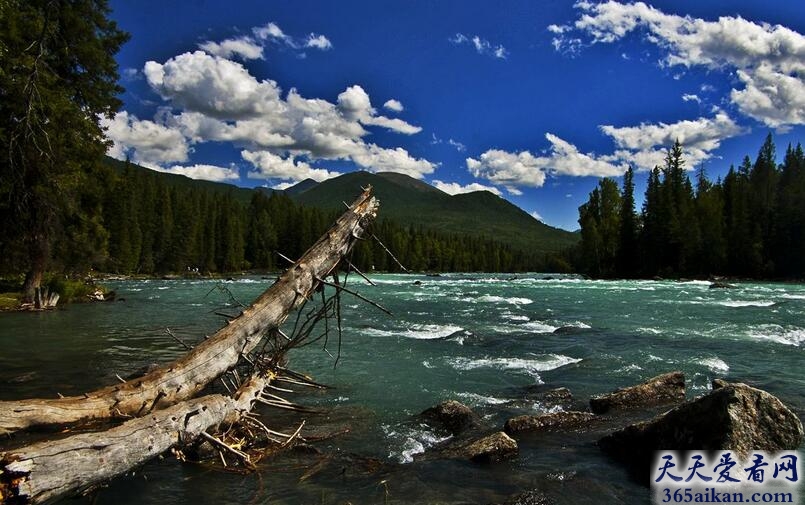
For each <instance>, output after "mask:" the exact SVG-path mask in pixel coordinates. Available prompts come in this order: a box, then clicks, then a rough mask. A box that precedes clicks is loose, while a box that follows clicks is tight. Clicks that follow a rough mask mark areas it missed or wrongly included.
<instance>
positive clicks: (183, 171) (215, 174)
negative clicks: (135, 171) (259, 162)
mask: <svg viewBox="0 0 805 505" xmlns="http://www.w3.org/2000/svg"><path fill="white" fill-rule="evenodd" d="M149 168H152V169H153V170H157V171H159V172H165V173H169V174H178V175H184V176H187V177H190V178H191V179H201V180H205V181H215V182H225V181H232V180H237V179H239V178H240V174H239V173H238V169H237V168H235V167H230V168H224V167H218V166H215V165H188V166H182V165H173V166H171V167H168V168H161V167H158V166H157V167H149Z"/></svg>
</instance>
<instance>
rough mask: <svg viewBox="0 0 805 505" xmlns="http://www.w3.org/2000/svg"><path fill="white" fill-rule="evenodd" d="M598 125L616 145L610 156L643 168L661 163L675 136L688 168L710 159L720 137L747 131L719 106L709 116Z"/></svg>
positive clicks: (732, 135)
mask: <svg viewBox="0 0 805 505" xmlns="http://www.w3.org/2000/svg"><path fill="white" fill-rule="evenodd" d="M600 128H601V131H602V132H603V133H604V134H606V135H608V136H609V137H611V138H612V140H613V141H614V142H615V145H616V146H617V148H618V149H617V150H616V151H615V153H614V154H613V156H611V157H610V159H616V160H621V161H627V162H629V163H631V164H633V165H635V166H636V167H638V168H639V169H645V170H650V169H651V168H653V167H654V166H655V165H660V164H662V160H663V158H664V156H665V150H666V149H667V148H668V147H669V146H670V145H672V144H673V143H674V142H675V141H677V140H678V141H679V142H680V143H681V144H682V148H683V150H684V153H685V157H686V159H687V166H688V168H690V169H693V168H694V167H695V166H696V165H697V164H699V163H701V162H702V161H704V160H707V159H710V158H711V157H712V154H711V153H712V151H715V150H716V149H718V148H719V147H720V146H721V142H722V141H723V140H725V139H728V138H731V137H735V136H738V135H741V134H743V133H746V129H744V128H743V127H741V126H739V125H738V124H736V123H735V121H734V120H733V119H732V118H730V117H729V115H727V114H726V113H725V112H723V111H721V110H716V114H715V116H714V117H712V118H705V117H702V118H698V119H696V120H684V121H678V122H676V123H671V124H666V123H662V122H660V123H641V124H640V125H638V126H626V127H620V128H619V127H615V126H612V125H603V126H601V127H600Z"/></svg>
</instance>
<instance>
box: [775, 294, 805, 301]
mask: <svg viewBox="0 0 805 505" xmlns="http://www.w3.org/2000/svg"><path fill="white" fill-rule="evenodd" d="M780 296H781V297H782V298H787V299H788V300H805V295H792V294H791V293H785V294H783V295H780Z"/></svg>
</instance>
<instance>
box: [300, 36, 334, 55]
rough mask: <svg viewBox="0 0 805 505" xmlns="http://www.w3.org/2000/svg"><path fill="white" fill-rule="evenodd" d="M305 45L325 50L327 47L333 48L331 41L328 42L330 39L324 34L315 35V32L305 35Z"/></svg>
mask: <svg viewBox="0 0 805 505" xmlns="http://www.w3.org/2000/svg"><path fill="white" fill-rule="evenodd" d="M305 47H312V48H314V49H321V50H322V51H327V50H328V49H332V48H333V43H332V42H330V39H328V38H327V37H325V36H324V35H316V34H315V33H311V34H310V35H308V36H307V40H306V41H305Z"/></svg>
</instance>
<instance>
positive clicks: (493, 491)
mask: <svg viewBox="0 0 805 505" xmlns="http://www.w3.org/2000/svg"><path fill="white" fill-rule="evenodd" d="M372 278H373V280H374V282H375V283H376V284H377V286H374V287H373V286H368V285H365V284H364V285H361V284H358V281H359V280H360V279H357V278H355V279H351V281H354V283H353V287H354V288H355V289H358V290H359V291H360V292H361V293H362V294H364V295H366V296H368V297H370V298H371V299H373V300H375V301H377V302H379V303H380V304H382V305H383V306H385V307H387V308H388V309H390V310H391V311H392V312H393V314H394V315H393V316H388V315H387V314H385V313H383V312H381V311H379V310H377V309H375V308H374V307H371V306H369V305H366V304H364V303H363V302H360V301H359V300H357V299H355V298H352V297H350V296H349V295H346V294H345V295H343V299H342V302H343V303H342V316H343V322H344V331H343V336H344V339H343V344H342V348H341V354H340V360H339V362H338V366H337V367H335V368H334V367H333V365H334V359H333V357H331V355H330V354H333V355H335V354H336V353H337V349H338V345H337V339H334V338H331V339H330V340H329V343H328V350H329V353H328V352H326V351H324V350H323V349H322V346H321V345H316V346H311V347H307V348H304V349H299V350H295V351H293V353H292V354H291V356H290V358H291V366H292V368H294V369H297V370H300V371H304V372H306V373H309V374H311V375H313V376H315V378H316V379H317V380H318V381H320V382H324V383H327V384H328V385H331V386H333V388H332V389H330V390H327V391H326V392H312V391H310V392H303V393H298V394H295V395H294V396H293V399H294V400H295V401H298V402H301V403H304V404H307V405H313V406H317V407H319V408H322V409H324V411H325V414H322V415H318V416H312V417H310V419H308V423H309V424H319V425H328V423H329V424H330V425H331V426H332V427H333V429H336V428H339V427H346V426H348V427H349V429H350V432H349V433H348V434H347V435H344V436H341V437H336V438H333V439H330V440H327V441H325V442H321V443H319V444H318V447H319V448H320V449H321V450H322V451H323V452H322V455H319V456H310V455H298V454H290V455H287V456H284V457H281V458H279V459H277V460H275V461H272V462H269V463H267V464H265V466H263V467H261V470H260V471H259V472H258V473H257V474H251V475H239V474H235V473H228V472H222V471H218V470H214V469H210V468H208V467H205V466H196V465H188V464H180V463H178V462H176V461H175V460H173V459H172V458H170V457H166V458H165V459H163V460H159V461H154V462H151V463H148V464H147V465H146V466H145V467H143V468H141V469H138V470H137V471H136V472H135V474H134V475H130V476H126V477H123V478H119V479H117V480H115V481H114V482H113V483H112V484H111V485H110V486H109V487H108V488H106V489H102V490H101V491H100V492H99V493H98V494H97V496H95V499H96V500H97V501H96V503H110V504H111V503H115V504H118V503H131V504H135V503H137V504H139V503H145V504H180V503H202V502H203V503H289V504H291V503H311V504H330V503H332V504H336V503H347V502H349V503H353V504H358V503H445V504H447V503H451V504H455V503H478V504H484V503H494V502H496V501H503V500H505V499H506V498H507V497H508V496H510V495H512V494H516V493H518V492H522V491H524V490H528V489H533V488H539V489H542V490H545V492H546V493H547V494H549V495H550V496H551V497H552V498H553V499H554V500H555V501H556V502H557V503H568V504H570V503H596V504H600V503H648V502H649V491H648V489H646V488H643V487H641V486H640V485H638V484H636V483H633V482H631V481H630V480H629V479H628V477H627V475H626V473H625V472H624V470H623V469H621V468H620V467H619V466H617V465H616V464H613V463H612V462H611V461H609V460H608V459H607V458H606V457H605V456H603V455H602V454H600V452H599V451H598V449H597V448H596V447H595V445H594V443H593V441H594V440H595V439H596V438H597V437H598V436H600V435H602V434H603V433H596V432H595V431H594V430H593V431H592V432H588V433H582V434H568V435H556V436H542V437H539V436H532V437H525V438H523V439H522V440H520V448H521V453H520V456H519V458H517V459H516V460H514V461H510V462H507V463H502V464H497V465H491V466H479V465H475V464H471V463H467V462H461V461H444V460H437V461H424V462H423V461H414V459H415V457H416V455H417V454H419V453H422V452H423V451H425V450H427V449H428V448H429V447H431V446H433V445H434V444H436V443H438V442H439V441H440V440H443V439H444V438H445V436H446V434H445V433H441V432H439V431H438V430H434V429H432V428H429V427H427V426H426V425H424V424H422V423H421V422H420V421H419V420H418V419H417V418H416V414H418V413H419V412H421V411H422V410H424V409H425V408H427V407H429V406H432V405H434V404H436V403H438V402H439V401H441V400H445V399H451V398H452V399H457V400H459V401H461V402H464V403H466V404H467V405H469V406H471V407H473V408H474V409H476V410H477V412H478V413H479V414H481V415H482V416H483V417H484V418H485V420H486V422H487V423H489V424H490V425H491V426H495V425H497V426H502V424H503V422H505V420H506V419H507V417H510V416H511V415H514V414H520V413H529V412H530V413H539V412H544V411H545V410H547V409H549V408H552V407H551V406H549V405H544V404H542V403H540V402H539V401H535V400H533V396H529V394H528V393H529V391H532V392H533V391H534V389H535V388H534V386H536V385H543V386H542V387H544V388H545V389H548V388H554V387H561V386H564V387H567V388H569V389H570V390H571V391H572V392H573V395H574V398H575V399H576V401H577V407H583V405H584V402H586V400H587V398H589V396H591V395H594V394H600V393H603V392H607V391H610V390H612V389H615V388H618V387H622V386H626V385H631V384H633V383H636V382H639V381H641V380H644V379H647V378H649V377H652V376H654V375H657V374H660V373H663V372H667V371H671V370H683V371H684V372H685V374H686V376H687V381H688V396H689V397H694V396H697V395H700V394H703V393H705V392H707V390H708V389H709V387H710V386H709V384H710V381H711V380H712V379H713V378H726V379H728V380H739V381H743V382H747V383H750V384H752V385H754V386H756V387H760V388H762V389H765V390H767V391H769V392H771V393H773V394H775V395H777V396H778V397H780V398H781V399H782V400H783V401H784V402H785V403H787V404H788V405H789V406H791V407H792V408H793V409H794V411H795V412H796V413H797V414H798V415H799V416H800V417H802V415H803V413H805V387H804V386H805V374H803V371H805V366H804V365H805V359H804V357H803V352H804V351H803V345H805V285H802V284H760V283H739V284H738V285H737V288H736V289H708V288H709V283H708V282H703V281H692V282H672V281H590V280H581V279H576V278H571V277H562V276H546V275H541V274H533V275H518V276H516V278H512V276H510V275H506V274H500V275H489V274H486V275H480V274H479V275H463V274H448V275H444V276H442V277H425V276H414V275H390V274H389V275H375V276H372ZM415 281H421V284H420V285H416V284H414V283H415ZM270 282H271V280H270V279H265V278H261V277H250V278H239V279H235V280H233V281H228V282H224V283H220V282H219V281H212V280H173V281H167V280H166V281H161V280H143V281H116V282H110V283H109V285H110V287H111V288H112V289H115V290H116V291H117V294H118V296H119V297H122V298H124V299H125V301H118V302H115V303H105V304H83V305H71V306H69V307H67V308H65V309H62V310H57V311H54V312H49V313H41V314H9V313H7V314H0V349H2V351H0V398H2V399H11V398H21V397H32V396H44V397H55V396H56V394H57V393H61V394H64V395H69V394H80V393H82V392H84V391H87V390H91V389H93V388H96V387H99V386H102V385H106V384H110V383H113V382H115V381H117V378H116V375H119V376H121V377H124V376H127V375H129V374H131V373H134V372H136V371H137V370H139V369H141V368H142V367H144V366H147V365H149V364H151V363H164V362H167V361H169V360H171V359H174V358H176V357H178V356H180V355H181V354H183V352H184V349H183V347H182V346H181V345H180V344H178V343H177V342H176V341H174V340H173V339H171V338H169V337H166V334H165V329H166V328H170V329H171V331H172V332H173V333H174V334H175V335H176V336H178V337H179V338H181V339H182V340H184V341H186V342H188V343H190V344H192V343H195V342H198V341H199V340H201V339H203V338H204V336H205V335H209V334H212V333H214V332H215V331H216V329H217V328H218V327H219V326H220V325H221V324H222V322H223V319H222V318H221V317H220V316H219V315H216V314H215V312H216V311H221V310H223V311H225V312H227V311H228V312H230V313H234V312H233V311H234V309H232V308H231V307H230V308H227V307H228V306H230V305H231V303H232V300H231V299H230V298H229V295H228V294H226V293H225V292H223V291H222V290H221V289H219V288H220V286H225V287H226V288H228V290H229V292H230V293H231V295H232V296H234V298H236V299H237V300H239V301H241V302H243V303H248V302H249V301H251V300H252V299H253V298H255V297H256V296H257V295H258V294H259V293H260V292H261V291H262V290H263V289H265V288H266V287H267V285H268V284H269V283H270ZM557 330H558V331H557ZM289 331H290V330H289ZM537 389H539V388H537ZM263 415H264V418H265V420H266V421H267V422H269V424H270V423H271V422H272V419H275V420H276V423H277V424H278V425H285V426H287V425H289V424H290V423H294V422H297V419H295V418H292V417H289V416H288V415H287V414H286V413H279V412H275V411H271V410H266V411H264V414H263ZM352 455H358V456H352ZM364 457H372V458H377V459H379V460H381V461H382V462H383V463H385V464H384V465H383V466H382V467H381V468H380V469H379V470H378V469H377V468H376V467H373V468H369V467H367V466H366V465H364V464H363V461H364V459H363V458H364ZM325 460H326V461H325ZM316 465H318V466H316ZM313 466H316V468H317V470H316V471H311V467H313ZM87 500H89V499H87Z"/></svg>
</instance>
